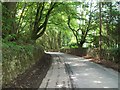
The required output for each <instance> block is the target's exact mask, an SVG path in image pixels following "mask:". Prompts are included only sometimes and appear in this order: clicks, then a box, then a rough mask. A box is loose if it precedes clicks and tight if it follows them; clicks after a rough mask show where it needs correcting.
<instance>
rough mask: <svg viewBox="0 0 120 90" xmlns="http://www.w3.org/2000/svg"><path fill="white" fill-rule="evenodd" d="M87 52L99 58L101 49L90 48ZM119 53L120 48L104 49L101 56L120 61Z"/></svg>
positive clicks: (116, 61)
mask: <svg viewBox="0 0 120 90" xmlns="http://www.w3.org/2000/svg"><path fill="white" fill-rule="evenodd" d="M87 54H88V55H89V56H91V57H95V58H99V49H97V48H94V49H89V50H88V52H87ZM119 55H120V48H111V49H102V53H101V58H102V59H105V60H109V61H113V62H115V63H120V60H119Z"/></svg>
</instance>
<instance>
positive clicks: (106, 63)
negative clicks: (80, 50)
mask: <svg viewBox="0 0 120 90" xmlns="http://www.w3.org/2000/svg"><path fill="white" fill-rule="evenodd" d="M84 58H86V59H91V60H90V61H91V62H95V63H97V64H100V65H103V66H105V67H107V68H112V69H114V70H116V71H118V72H120V68H119V67H120V64H119V63H114V62H112V61H108V60H104V59H102V60H99V59H96V58H93V57H89V56H84Z"/></svg>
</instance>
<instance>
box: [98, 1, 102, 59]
mask: <svg viewBox="0 0 120 90" xmlns="http://www.w3.org/2000/svg"><path fill="white" fill-rule="evenodd" d="M101 5H102V3H101V2H99V19H100V23H99V25H100V26H99V28H100V31H99V35H100V36H99V50H100V53H99V59H100V60H101V54H102V50H101V45H102V42H101V41H102V16H101Z"/></svg>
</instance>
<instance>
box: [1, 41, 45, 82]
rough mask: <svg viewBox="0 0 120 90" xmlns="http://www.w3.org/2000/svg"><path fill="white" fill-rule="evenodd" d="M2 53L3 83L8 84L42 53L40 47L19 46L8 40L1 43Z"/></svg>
mask: <svg viewBox="0 0 120 90" xmlns="http://www.w3.org/2000/svg"><path fill="white" fill-rule="evenodd" d="M2 53H3V54H2V69H3V73H2V74H3V84H8V83H9V82H10V81H11V80H13V79H14V78H16V77H17V76H18V75H19V74H22V73H23V72H25V70H26V69H28V68H29V67H31V66H32V65H33V64H34V63H35V62H36V61H37V60H39V59H40V58H41V57H42V56H43V54H44V52H43V50H42V49H40V47H35V46H32V45H27V46H25V45H22V46H20V45H17V44H16V43H8V42H7V43H3V44H2Z"/></svg>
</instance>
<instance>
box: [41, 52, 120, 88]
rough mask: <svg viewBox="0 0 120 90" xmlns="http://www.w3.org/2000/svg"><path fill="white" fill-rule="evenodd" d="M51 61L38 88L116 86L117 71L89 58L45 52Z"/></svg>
mask: <svg viewBox="0 0 120 90" xmlns="http://www.w3.org/2000/svg"><path fill="white" fill-rule="evenodd" d="M47 53H49V54H51V55H52V57H53V63H52V66H51V68H50V69H49V70H48V72H47V75H46V76H45V78H44V79H43V81H42V83H41V85H40V87H39V88H118V72H117V71H114V70H113V69H110V68H106V67H103V66H101V65H98V64H95V63H93V62H90V61H89V59H84V58H83V57H78V56H74V55H70V54H64V53H60V52H47Z"/></svg>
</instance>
